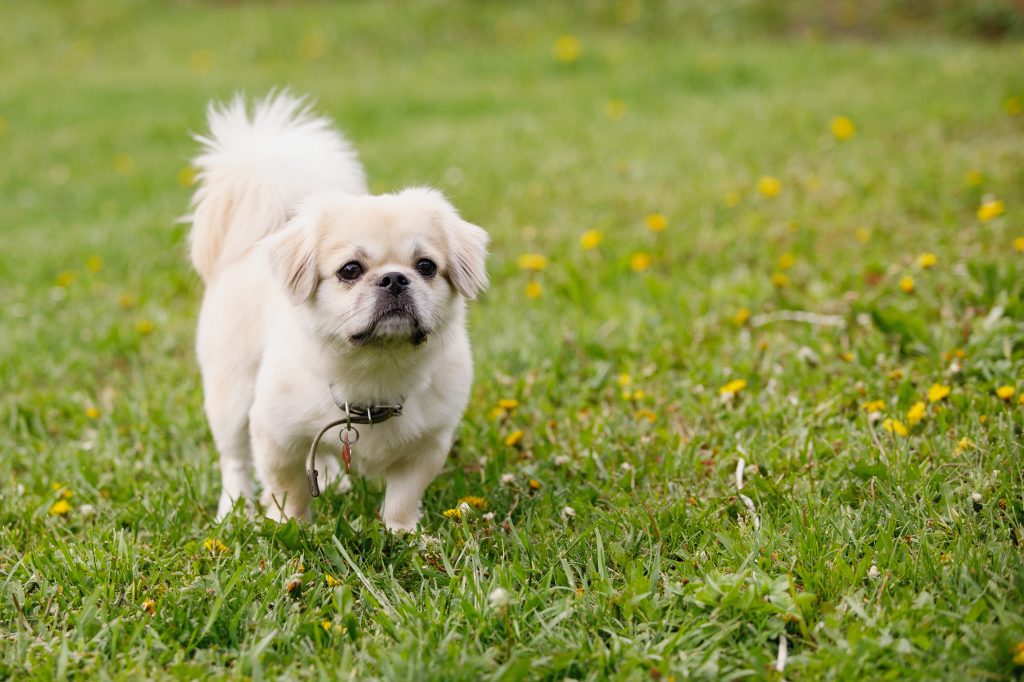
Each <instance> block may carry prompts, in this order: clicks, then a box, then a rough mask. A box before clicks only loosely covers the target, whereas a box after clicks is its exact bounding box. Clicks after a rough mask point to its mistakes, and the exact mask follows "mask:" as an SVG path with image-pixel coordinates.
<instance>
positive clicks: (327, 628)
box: [320, 620, 334, 632]
mask: <svg viewBox="0 0 1024 682" xmlns="http://www.w3.org/2000/svg"><path fill="white" fill-rule="evenodd" d="M332 625H334V623H332V622H331V621H329V620H322V621H320V627H322V628H323V629H324V632H330V631H331V626H332Z"/></svg>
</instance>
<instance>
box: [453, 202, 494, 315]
mask: <svg viewBox="0 0 1024 682" xmlns="http://www.w3.org/2000/svg"><path fill="white" fill-rule="evenodd" d="M446 231H447V233H448V279H450V280H451V282H452V286H454V287H455V290H456V291H458V292H459V293H460V294H462V295H463V296H464V297H466V298H468V299H474V298H476V296H477V294H479V293H480V292H481V291H483V290H484V289H486V288H487V281H488V280H487V241H488V238H487V233H486V232H484V231H483V230H482V229H481V228H479V227H477V226H476V225H474V224H472V223H468V222H466V221H465V220H463V219H462V218H460V217H458V215H455V216H454V217H453V219H450V220H449V222H448V225H446Z"/></svg>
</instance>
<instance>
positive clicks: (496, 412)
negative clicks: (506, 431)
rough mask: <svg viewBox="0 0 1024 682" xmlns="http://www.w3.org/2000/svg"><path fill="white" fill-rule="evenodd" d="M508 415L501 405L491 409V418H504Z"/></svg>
mask: <svg viewBox="0 0 1024 682" xmlns="http://www.w3.org/2000/svg"><path fill="white" fill-rule="evenodd" d="M507 416H508V411H506V410H505V409H504V408H502V407H495V408H494V409H492V410H491V419H504V418H505V417H507Z"/></svg>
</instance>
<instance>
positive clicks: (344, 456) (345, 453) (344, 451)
mask: <svg viewBox="0 0 1024 682" xmlns="http://www.w3.org/2000/svg"><path fill="white" fill-rule="evenodd" d="M341 461H342V462H344V463H345V473H346V474H347V473H348V465H349V462H351V461H352V448H351V447H349V444H348V441H347V440H345V439H344V438H342V439H341Z"/></svg>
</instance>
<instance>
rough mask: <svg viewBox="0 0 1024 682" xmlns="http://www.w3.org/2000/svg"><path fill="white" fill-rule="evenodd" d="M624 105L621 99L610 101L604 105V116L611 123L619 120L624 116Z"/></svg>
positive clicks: (625, 109)
mask: <svg viewBox="0 0 1024 682" xmlns="http://www.w3.org/2000/svg"><path fill="white" fill-rule="evenodd" d="M626 111H627V108H626V103H625V102H623V101H622V100H621V99H610V100H608V101H607V102H605V103H604V113H605V116H607V117H608V118H610V119H611V120H613V121H618V120H621V119H622V117H623V116H625V115H626Z"/></svg>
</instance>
